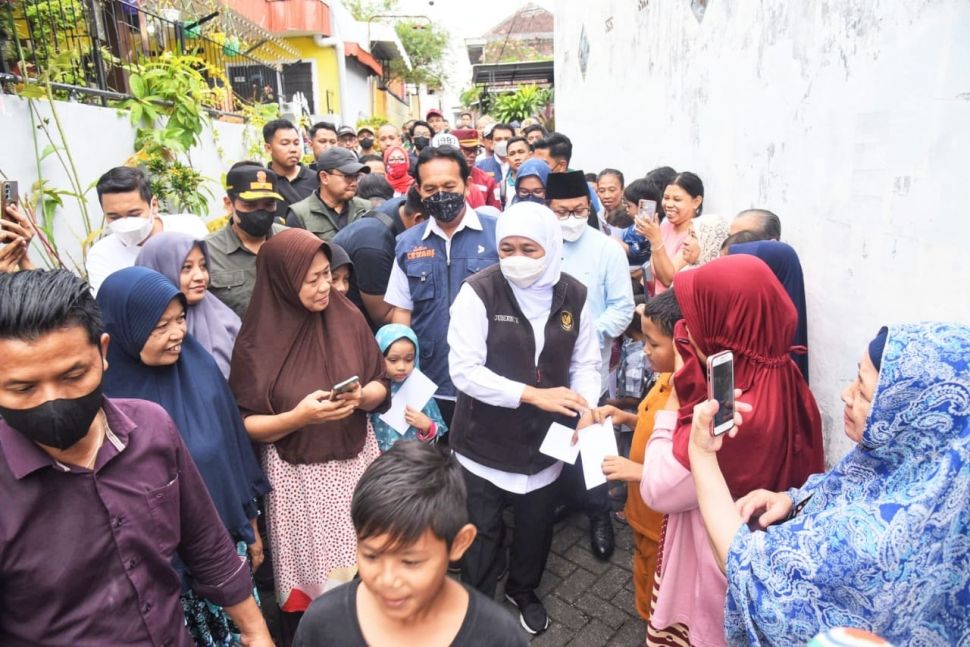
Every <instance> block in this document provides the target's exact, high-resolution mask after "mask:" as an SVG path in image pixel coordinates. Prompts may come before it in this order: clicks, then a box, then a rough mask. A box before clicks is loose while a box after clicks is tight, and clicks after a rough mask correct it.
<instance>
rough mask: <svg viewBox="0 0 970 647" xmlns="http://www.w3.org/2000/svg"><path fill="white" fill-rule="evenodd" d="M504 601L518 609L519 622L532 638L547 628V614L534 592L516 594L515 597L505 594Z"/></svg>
mask: <svg viewBox="0 0 970 647" xmlns="http://www.w3.org/2000/svg"><path fill="white" fill-rule="evenodd" d="M505 599H506V600H508V601H509V602H511V603H512V604H514V605H515V606H516V607H517V608H518V609H519V622H520V623H522V626H523V627H524V628H525V630H526V631H528V632H529V633H530V634H532V635H533V636H534V635H536V634H538V633H542V632H543V631H545V630H546V629H548V628H549V614H547V613H546V608H545V607H544V606H542V602H540V601H539V598H538V597H537V596H536V594H535V593H534V592H532V591H528V592H526V593H517V594H516V595H515V596H511V595H509V594H508V593H506V594H505Z"/></svg>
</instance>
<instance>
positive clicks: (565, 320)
mask: <svg viewBox="0 0 970 647" xmlns="http://www.w3.org/2000/svg"><path fill="white" fill-rule="evenodd" d="M559 325H560V326H562V329H563V330H565V331H566V332H569V331H570V330H572V329H573V313H571V312H569V311H568V310H563V313H562V314H561V315H559Z"/></svg>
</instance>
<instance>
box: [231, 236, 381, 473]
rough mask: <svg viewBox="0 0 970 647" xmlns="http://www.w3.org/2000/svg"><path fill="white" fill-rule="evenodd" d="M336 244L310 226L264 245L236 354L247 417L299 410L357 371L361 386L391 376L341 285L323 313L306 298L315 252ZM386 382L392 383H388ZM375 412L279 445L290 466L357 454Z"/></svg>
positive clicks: (235, 376)
mask: <svg viewBox="0 0 970 647" xmlns="http://www.w3.org/2000/svg"><path fill="white" fill-rule="evenodd" d="M320 251H322V252H323V253H324V254H325V255H326V256H327V258H328V259H332V256H331V252H330V246H329V245H328V244H327V243H325V242H323V241H321V240H320V239H319V238H317V237H316V236H314V235H313V234H311V233H310V232H309V231H307V230H305V229H287V230H286V231H283V232H280V233H278V234H276V235H275V236H273V237H272V238H270V239H269V240H268V241H266V242H265V243H263V246H262V247H261V248H260V250H259V254H258V255H257V256H256V284H255V287H254V288H253V297H252V301H251V302H250V304H249V309H248V310H247V311H246V318H245V319H244V320H243V323H242V328H241V329H240V331H239V337H237V338H236V346H235V348H234V350H233V354H232V367H231V371H230V373H229V386H230V387H231V388H232V391H233V393H234V394H235V396H236V399H237V400H238V402H239V408H240V409H241V410H242V412H243V415H247V414H265V415H274V414H279V413H283V412H286V411H290V410H292V409H293V408H294V407H295V406H296V405H297V404H299V403H300V401H301V400H303V398H305V397H306V396H307V395H309V394H310V393H313V392H314V391H316V390H318V389H322V390H325V391H326V390H329V389H330V388H331V387H333V385H334V384H337V383H338V382H340V381H342V380H345V379H347V378H349V377H351V376H353V375H357V376H358V377H360V383H361V385H362V386H363V385H366V384H367V383H369V382H372V381H374V380H385V382H386V379H385V366H384V356H383V355H382V354H381V350H380V348H378V346H377V341H376V340H375V339H374V335H373V334H372V333H371V331H370V327H369V326H368V325H367V322H366V321H364V317H363V315H361V314H360V310H358V309H357V307H356V306H355V305H354V304H353V303H351V302H350V301H349V300H347V299H346V298H345V297H344V296H343V295H342V294H340V293H338V292H337V291H336V290H331V291H330V303H329V305H327V308H326V309H325V310H324V311H323V312H310V311H309V310H307V309H306V308H305V307H304V306H303V304H302V303H301V302H300V287H301V286H302V285H303V281H304V278H305V277H306V273H307V270H308V269H309V267H310V263H311V262H312V261H313V257H314V256H315V255H316V253H317V252H320ZM385 386H386V384H385ZM366 434H367V414H366V413H365V412H364V411H362V410H360V409H358V410H357V411H355V412H354V413H353V415H351V416H349V417H347V418H344V419H343V420H337V421H333V422H321V423H316V424H312V425H307V426H306V427H302V428H301V429H297V430H296V431H294V432H293V433H291V434H289V435H288V436H285V437H283V438H281V439H280V440H277V441H276V442H275V445H276V450H277V452H279V455H280V458H282V459H283V460H285V461H286V462H288V463H295V464H300V463H322V462H325V461H330V460H339V459H346V458H352V457H354V456H356V455H357V454H359V453H360V450H361V449H363V447H364V440H365V438H366Z"/></svg>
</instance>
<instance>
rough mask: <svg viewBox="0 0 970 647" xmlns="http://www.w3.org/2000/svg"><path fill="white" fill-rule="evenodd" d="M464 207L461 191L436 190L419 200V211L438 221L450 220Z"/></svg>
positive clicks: (463, 197) (459, 213)
mask: <svg viewBox="0 0 970 647" xmlns="http://www.w3.org/2000/svg"><path fill="white" fill-rule="evenodd" d="M464 208H465V195H464V194H463V193H450V192H448V191H438V192H437V193H434V194H432V195H429V196H428V197H427V198H425V199H424V200H422V201H421V211H422V212H423V213H424V214H425V215H428V216H431V217H432V218H434V219H435V220H437V221H439V222H445V223H447V222H451V221H452V220H454V219H455V218H457V217H458V216H459V215H461V212H462V210H463V209H464Z"/></svg>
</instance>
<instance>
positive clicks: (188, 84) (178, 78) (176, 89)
mask: <svg viewBox="0 0 970 647" xmlns="http://www.w3.org/2000/svg"><path fill="white" fill-rule="evenodd" d="M125 69H126V70H127V71H128V72H129V77H128V85H129V87H130V89H131V98H129V99H125V100H124V101H121V102H120V103H119V106H120V107H122V108H125V109H127V110H129V115H130V119H131V123H132V125H133V126H134V127H135V154H134V155H133V156H132V158H131V159H130V160H129V163H134V164H143V165H144V166H145V167H146V169H147V171H148V174H149V178H150V179H151V182H152V188H153V190H154V191H155V195H156V196H158V198H159V200H160V201H161V202H162V203H163V204H164V206H165V207H166V209H167V210H168V211H171V212H173V213H174V212H180V211H187V212H189V213H194V214H196V215H199V216H207V215H208V213H207V212H208V204H209V201H208V198H209V197H211V193H209V192H208V191H206V190H205V189H204V187H203V184H204V182H205V178H204V177H203V176H202V175H201V174H200V173H197V172H196V171H195V170H193V169H192V168H191V166H187V165H185V164H183V163H182V162H181V161H180V160H179V155H185V156H186V158H188V155H189V151H190V150H191V149H192V147H193V146H195V145H197V144H198V143H199V138H200V136H201V134H202V131H203V129H204V128H205V127H206V126H207V125H209V116H208V111H207V109H208V108H210V107H215V106H218V105H220V103H221V101H222V99H223V97H224V96H225V95H224V90H223V89H222V88H214V87H211V86H210V85H209V82H208V78H221V79H222V80H225V79H224V76H223V74H222V71H221V70H219V69H217V68H215V67H214V66H212V65H210V64H209V63H208V62H207V61H206V60H205V59H203V58H200V57H198V56H192V55H180V54H175V53H173V52H165V53H164V54H162V55H161V56H160V57H159V58H157V59H155V60H152V61H145V62H141V63H134V64H129V65H126V66H125Z"/></svg>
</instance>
